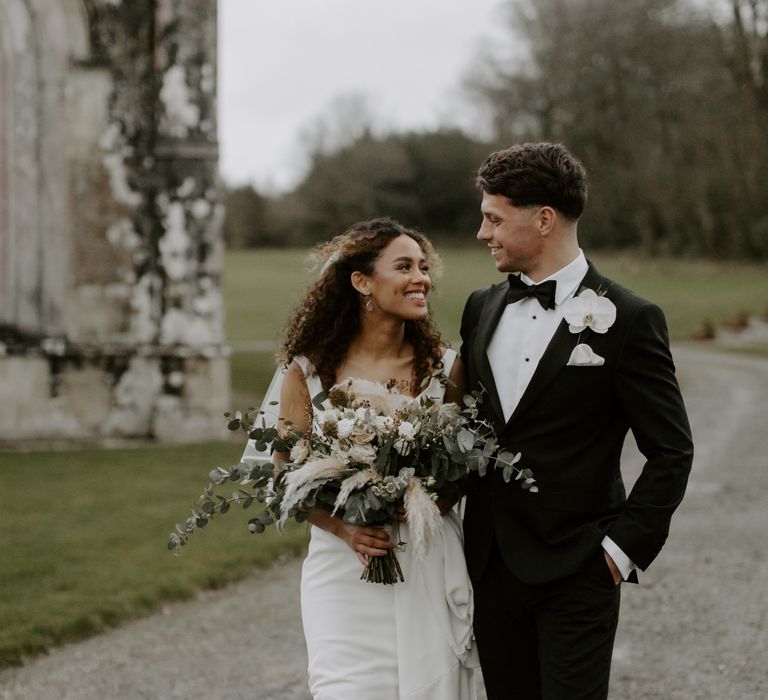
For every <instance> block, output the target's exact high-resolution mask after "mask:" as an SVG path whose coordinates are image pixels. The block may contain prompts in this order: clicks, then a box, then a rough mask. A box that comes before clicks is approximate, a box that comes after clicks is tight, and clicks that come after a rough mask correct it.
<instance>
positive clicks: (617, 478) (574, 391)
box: [461, 265, 693, 583]
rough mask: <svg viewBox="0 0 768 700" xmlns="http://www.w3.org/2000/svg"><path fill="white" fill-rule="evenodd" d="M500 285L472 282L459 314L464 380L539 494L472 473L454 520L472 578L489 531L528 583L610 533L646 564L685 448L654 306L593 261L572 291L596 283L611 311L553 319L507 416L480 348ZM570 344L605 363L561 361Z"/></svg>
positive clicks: (553, 575) (493, 321) (680, 408)
mask: <svg viewBox="0 0 768 700" xmlns="http://www.w3.org/2000/svg"><path fill="white" fill-rule="evenodd" d="M507 287H508V283H507V282H506V281H505V282H503V283H500V284H497V285H495V286H493V287H489V288H487V289H481V290H478V291H476V292H473V293H472V295H471V296H470V297H469V299H468V300H467V304H466V307H465V309H464V314H463V317H462V322H461V337H462V347H461V355H462V360H463V363H464V367H465V371H466V374H467V381H468V387H469V389H470V390H475V389H479V388H480V387H481V386H482V387H484V388H485V390H486V391H485V394H484V400H483V404H482V409H481V410H482V412H483V414H484V416H485V418H486V419H487V420H489V421H490V422H491V423H492V424H493V425H494V427H495V429H496V431H497V433H498V435H499V437H500V442H501V444H502V445H505V446H507V447H509V448H510V449H512V450H514V451H515V452H517V451H519V452H522V459H521V461H520V462H519V464H518V465H519V466H524V467H529V468H531V469H532V470H533V472H534V476H535V478H536V479H537V482H538V485H539V488H540V492H539V493H529V492H527V491H524V490H522V489H521V488H520V486H519V483H518V482H515V481H511V482H510V483H505V482H504V481H503V479H502V477H501V473H500V470H496V469H493V468H492V467H489V470H488V474H487V475H486V476H484V477H478V476H477V475H476V474H473V475H472V476H471V477H470V479H469V483H468V486H467V506H466V512H465V518H464V531H465V546H466V557H467V565H468V567H469V572H470V576H471V577H472V578H473V579H475V580H476V579H478V578H479V577H480V576H481V575H482V573H483V571H484V569H485V566H486V564H487V561H488V556H489V552H490V551H491V544H492V541H493V538H494V537H495V538H496V542H497V544H498V548H499V551H500V552H501V556H502V557H503V559H504V562H505V563H506V565H507V567H508V568H509V569H510V571H512V572H513V573H514V574H515V575H516V576H517V577H518V578H520V579H521V580H523V581H525V582H527V583H542V582H546V581H550V580H554V579H557V578H562V577H564V576H567V575H569V574H571V573H574V572H575V571H576V570H578V569H579V568H580V567H581V566H583V565H584V563H585V561H586V559H587V558H588V557H589V556H590V555H591V554H593V553H594V552H595V550H596V549H597V548H599V547H600V542H601V540H602V538H603V536H604V535H606V534H607V535H608V536H609V537H610V538H611V539H612V540H613V541H614V542H616V544H617V545H618V546H619V547H621V549H622V550H623V551H624V552H625V553H626V554H627V556H629V557H630V559H631V560H632V561H633V562H634V563H635V564H637V566H638V567H640V569H645V568H646V567H647V566H648V565H649V564H650V563H651V561H653V559H654V558H655V557H656V555H657V554H658V553H659V550H660V549H661V547H662V545H663V544H664V541H665V540H666V537H667V534H668V532H669V523H670V518H671V516H672V512H673V511H674V510H675V508H676V507H677V505H678V504H679V503H680V501H681V499H682V497H683V492H684V491H685V486H686V482H687V479H688V474H689V472H690V468H691V462H692V458H693V445H692V442H691V435H690V428H689V425H688V419H687V416H686V412H685V407H684V405H683V400H682V397H681V395H680V389H679V387H678V384H677V380H676V379H675V368H674V364H673V362H672V356H671V354H670V351H669V341H668V337H667V328H666V322H665V320H664V316H663V314H662V312H661V310H660V309H659V308H658V307H657V306H655V305H653V304H651V303H649V302H647V301H645V300H644V299H641V298H640V297H638V296H636V295H635V294H633V293H632V292H630V291H629V290H627V289H624V288H623V287H621V286H619V285H617V284H616V283H614V282H612V281H611V280H608V279H607V278H605V277H603V276H601V275H600V274H599V273H598V272H597V271H596V270H595V269H594V267H592V265H590V266H589V270H588V272H587V274H586V276H585V277H584V280H583V281H582V284H581V287H580V291H581V290H582V289H586V288H589V289H593V290H595V291H597V292H599V293H605V296H607V298H608V299H610V300H611V301H612V302H613V303H614V304H615V305H616V321H615V323H614V324H613V326H611V328H610V329H609V330H608V331H607V332H606V333H604V334H598V333H595V332H593V331H591V330H586V331H585V332H584V333H583V334H582V335H581V338H578V336H577V335H576V334H574V333H571V332H570V331H569V330H568V324H567V323H566V322H565V321H562V322H561V324H560V325H559V326H558V328H557V330H556V331H555V334H554V336H553V337H552V340H551V342H550V343H549V345H548V347H547V349H546V351H545V353H544V355H543V356H542V358H541V361H540V363H539V365H538V367H537V368H536V371H535V373H534V375H533V377H532V379H531V382H530V384H529V385H528V388H527V389H526V391H525V393H524V394H523V396H522V398H521V400H520V403H519V404H518V406H517V408H516V409H515V411H514V413H513V414H512V416H511V418H510V420H509V421H505V420H504V417H503V413H502V409H501V405H500V402H499V397H498V394H497V391H496V387H495V384H494V378H493V373H492V371H491V366H490V363H489V361H488V356H487V354H486V350H487V348H488V344H489V343H490V341H491V338H492V337H493V334H494V331H495V329H496V325H497V323H498V321H499V319H500V317H501V315H502V313H503V311H504V309H505V307H506V299H505V297H506V291H507ZM577 342H582V343H587V344H588V345H589V346H590V347H591V348H592V349H593V350H594V351H595V353H597V354H598V355H600V356H602V357H603V358H605V364H604V365H602V366H599V367H595V366H567V363H568V359H569V357H570V355H571V351H572V350H573V348H574V347H575V346H576V344H577ZM630 429H631V430H632V432H633V434H634V437H635V440H636V441H637V444H638V447H639V448H640V451H641V452H642V453H643V455H644V456H645V458H646V460H647V461H646V463H645V466H644V468H643V471H642V474H641V475H640V477H639V478H638V480H637V482H636V483H635V485H634V487H633V489H632V491H631V493H630V494H629V497H628V498H627V497H626V495H625V489H624V483H623V481H622V477H621V472H620V468H619V458H620V455H621V449H622V445H623V443H624V438H625V437H626V434H627V432H628V430H630Z"/></svg>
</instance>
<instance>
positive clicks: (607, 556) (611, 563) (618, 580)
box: [603, 550, 623, 586]
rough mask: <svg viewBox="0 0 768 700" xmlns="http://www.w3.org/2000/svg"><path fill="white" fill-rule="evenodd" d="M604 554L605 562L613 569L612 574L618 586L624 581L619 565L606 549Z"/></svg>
mask: <svg viewBox="0 0 768 700" xmlns="http://www.w3.org/2000/svg"><path fill="white" fill-rule="evenodd" d="M603 556H604V557H605V563H606V564H608V568H609V569H610V571H611V576H613V582H614V584H616V585H617V586H618V585H619V584H620V583H621V582H622V581H623V578H622V576H621V571H619V567H618V566H616V562H615V561H613V559H612V558H611V555H610V554H608V552H606V551H605V550H603Z"/></svg>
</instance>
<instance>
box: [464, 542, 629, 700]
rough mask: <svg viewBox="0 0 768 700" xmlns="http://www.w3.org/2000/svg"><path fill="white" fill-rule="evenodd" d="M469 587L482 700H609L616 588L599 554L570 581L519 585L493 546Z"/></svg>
mask: <svg viewBox="0 0 768 700" xmlns="http://www.w3.org/2000/svg"><path fill="white" fill-rule="evenodd" d="M494 539H495V538H494ZM473 586H474V592H475V617H474V630H475V638H476V641H477V650H478V652H479V654H480V665H481V667H482V671H483V679H484V680H485V689H486V693H487V695H488V700H605V699H606V698H607V697H608V680H609V676H610V671H611V655H612V652H613V640H614V637H615V636H616V626H617V624H618V621H619V598H620V594H619V588H620V586H616V585H615V584H614V582H613V576H612V574H611V571H610V569H609V568H608V564H607V563H606V561H605V557H604V555H603V549H602V547H599V548H598V549H597V550H596V551H595V552H594V553H593V554H592V555H590V557H589V559H588V560H587V562H585V564H584V566H583V567H582V568H581V570H579V571H577V572H576V573H575V574H572V575H571V576H568V577H565V578H562V579H558V580H556V581H550V582H547V583H542V584H526V583H523V582H522V581H520V579H518V578H517V577H516V576H514V575H513V574H512V573H511V572H510V571H509V570H508V569H507V567H506V565H505V564H504V562H503V561H502V559H501V555H500V553H499V551H498V546H497V544H496V543H495V542H494V545H493V547H492V551H491V556H490V560H489V562H488V565H487V566H486V569H485V572H484V573H483V576H482V578H480V580H478V581H475V582H473Z"/></svg>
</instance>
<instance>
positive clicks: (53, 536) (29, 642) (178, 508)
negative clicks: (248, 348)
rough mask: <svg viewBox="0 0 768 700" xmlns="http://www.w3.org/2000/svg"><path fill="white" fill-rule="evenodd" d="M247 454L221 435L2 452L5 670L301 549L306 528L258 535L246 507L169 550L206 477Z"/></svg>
mask: <svg viewBox="0 0 768 700" xmlns="http://www.w3.org/2000/svg"><path fill="white" fill-rule="evenodd" d="M241 451H242V445H241V444H228V443H219V444H203V445H188V446H183V447H153V448H140V449H113V450H73V451H65V452H46V453H42V452H41V453H5V454H0V483H2V490H0V511H1V512H2V517H0V541H1V542H2V543H3V546H2V547H0V572H2V575H1V576H0V599H2V601H3V605H2V606H0V667H3V666H8V665H13V664H18V663H20V661H21V659H22V657H23V656H26V655H30V654H35V653H39V652H41V651H43V650H44V649H46V648H48V647H51V646H53V645H56V644H61V643H63V642H68V641H73V640H76V639H79V638H81V637H83V636H86V635H91V634H94V633H96V632H99V631H102V630H103V629H105V628H107V627H110V626H112V625H115V624H117V623H119V622H121V621H123V620H126V619H130V618H134V617H138V616H140V615H145V614H147V613H149V612H151V611H153V610H156V609H157V608H158V607H159V606H160V605H161V604H162V603H163V602H164V601H169V600H174V599H181V598H187V597H189V596H191V595H193V594H194V592H195V591H196V590H199V589H200V588H219V587H221V586H223V585H225V584H226V583H227V582H229V581H232V580H235V579H238V578H241V577H243V576H245V575H247V574H248V573H249V572H251V571H252V570H253V569H254V567H257V566H265V565H267V564H269V563H270V562H271V561H273V560H274V559H275V557H277V556H278V555H279V554H280V553H281V552H285V551H299V550H301V549H302V548H303V547H304V545H305V542H306V529H305V527H293V528H288V529H287V530H286V534H285V535H284V536H280V535H279V534H277V533H271V534H270V533H268V534H266V535H263V536H262V537H260V538H259V539H258V540H254V539H253V538H252V537H251V536H250V535H249V534H248V531H247V526H246V521H247V518H248V515H247V513H242V512H238V513H232V514H231V515H229V516H228V518H230V519H231V520H232V522H230V523H228V527H222V528H217V530H216V531H212V532H207V531H206V532H205V533H201V534H200V535H198V541H197V542H195V549H194V551H193V552H190V553H189V554H185V555H184V556H181V557H175V556H170V555H169V554H168V553H166V552H165V551H164V547H165V539H166V536H167V531H168V530H167V528H168V517H169V515H171V514H173V513H174V512H176V513H183V512H185V511H186V512H189V510H188V509H189V508H190V507H191V506H192V505H193V503H192V502H191V498H190V495H191V494H194V493H195V489H196V488H197V486H198V485H199V482H200V474H201V473H203V474H204V473H205V470H206V469H208V468H209V467H210V466H211V465H212V464H230V463H231V462H232V461H237V458H238V457H239V455H240V453H241ZM44 485H45V486H44ZM51 489H53V490H52V491H51Z"/></svg>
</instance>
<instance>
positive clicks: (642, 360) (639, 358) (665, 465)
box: [607, 304, 693, 569]
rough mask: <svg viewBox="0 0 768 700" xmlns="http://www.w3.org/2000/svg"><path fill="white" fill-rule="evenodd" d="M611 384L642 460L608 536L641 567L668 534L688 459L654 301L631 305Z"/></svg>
mask: <svg viewBox="0 0 768 700" xmlns="http://www.w3.org/2000/svg"><path fill="white" fill-rule="evenodd" d="M615 386H616V392H617V396H618V399H619V403H620V405H621V408H622V410H623V411H624V413H625V415H626V416H627V418H628V422H629V426H630V428H631V430H632V433H633V434H634V437H635V441H636V442H637V445H638V447H639V449H640V451H641V452H642V454H643V455H644V456H645V458H646V463H645V465H644V467H643V470H642V472H641V474H640V476H639V478H638V479H637V481H636V482H635V485H634V487H633V488H632V491H631V492H630V494H629V497H628V498H627V501H626V503H625V504H624V507H623V510H622V512H621V514H620V515H619V517H618V519H617V520H616V521H615V522H614V523H613V524H612V525H611V527H610V529H609V530H608V532H607V537H608V538H610V540H611V541H613V542H614V543H615V544H616V545H617V546H618V548H619V549H620V550H621V551H622V552H624V553H625V554H626V556H627V557H629V559H630V560H631V561H632V562H634V563H635V564H636V565H637V566H638V567H639V568H640V569H645V568H646V567H647V566H648V565H649V564H650V563H651V562H652V561H653V559H654V558H655V557H656V555H657V554H658V553H659V551H660V550H661V547H662V545H663V544H664V542H665V540H666V538H667V535H668V533H669V524H670V520H671V518H672V513H673V512H674V511H675V509H676V508H677V506H678V505H679V504H680V501H681V500H682V498H683V494H684V492H685V487H686V484H687V481H688V474H689V473H690V469H691V463H692V461H693V443H692V440H691V431H690V426H689V424H688V417H687V414H686V411H685V405H684V404H683V398H682V395H681V393H680V387H679V386H678V383H677V379H676V378H675V366H674V363H673V361H672V355H671V353H670V351H669V339H668V335H667V325H666V321H665V320H664V314H663V313H662V312H661V309H659V308H658V307H657V306H654V305H652V304H645V305H643V306H641V307H639V308H638V310H637V311H636V313H635V318H634V319H633V321H632V323H631V326H630V329H629V331H628V333H627V337H626V338H625V341H624V345H623V347H622V349H621V353H620V356H619V360H618V364H617V368H616V377H615Z"/></svg>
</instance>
